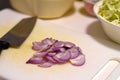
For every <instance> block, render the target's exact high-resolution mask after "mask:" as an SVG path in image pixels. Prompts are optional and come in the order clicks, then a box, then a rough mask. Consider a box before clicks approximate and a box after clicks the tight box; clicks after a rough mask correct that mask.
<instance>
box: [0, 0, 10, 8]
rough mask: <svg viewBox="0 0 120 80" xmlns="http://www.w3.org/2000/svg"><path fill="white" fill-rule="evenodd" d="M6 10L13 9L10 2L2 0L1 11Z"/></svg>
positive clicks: (0, 1) (0, 2)
mask: <svg viewBox="0 0 120 80" xmlns="http://www.w3.org/2000/svg"><path fill="white" fill-rule="evenodd" d="M4 8H12V7H11V5H10V2H9V0H0V10H2V9H4Z"/></svg>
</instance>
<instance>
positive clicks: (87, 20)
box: [0, 0, 120, 80]
mask: <svg viewBox="0 0 120 80" xmlns="http://www.w3.org/2000/svg"><path fill="white" fill-rule="evenodd" d="M5 2H7V3H6V4H5ZM0 4H1V5H2V7H0V9H3V11H2V12H4V9H5V8H9V9H10V10H11V9H12V8H11V6H10V4H9V1H8V0H1V1H0ZM3 4H5V5H3ZM12 10H13V9H12ZM12 10H11V11H10V12H11V14H13V13H16V12H14V11H13V12H12ZM2 12H1V13H2ZM6 12H7V11H6ZM8 14H9V13H6V14H5V15H8ZM17 14H18V13H17ZM13 15H14V14H13ZM13 15H11V16H13ZM19 15H21V13H20V14H19ZM19 15H18V16H19ZM22 15H23V14H22ZM0 16H1V15H0ZM9 17H10V16H9ZM22 17H24V16H22ZM19 18H20V17H18V19H19ZM10 19H11V17H10ZM40 20H41V21H44V22H46V23H51V24H55V25H59V26H58V27H62V28H63V29H64V28H65V29H67V30H69V31H72V32H73V33H76V34H77V35H78V36H81V35H83V36H84V35H87V36H89V37H90V41H91V39H92V41H95V44H96V43H97V44H96V45H95V47H97V48H96V49H97V50H98V48H99V45H100V49H99V50H101V52H102V50H103V52H104V53H107V54H108V52H110V53H111V54H112V52H113V53H115V54H117V55H118V53H119V51H120V48H119V47H120V45H119V44H117V43H115V42H113V41H111V40H110V39H109V38H108V37H107V36H106V34H105V33H104V31H103V29H102V26H101V23H100V21H98V19H97V18H96V17H95V16H90V15H89V14H88V13H87V12H86V11H85V9H84V3H83V2H82V1H75V3H74V7H73V8H72V10H71V11H69V12H68V13H66V14H65V15H64V16H63V17H61V18H57V19H47V20H45V19H40ZM71 37H72V36H71ZM88 40H89V39H88ZM84 44H85V43H84ZM93 45H94V44H93ZM101 45H102V46H103V47H105V49H103V48H101ZM88 47H89V45H88ZM93 47H94V46H93ZM91 49H92V48H91ZM96 49H95V50H96ZM93 52H96V53H97V52H98V51H93ZM91 54H92V53H91ZM119 60H120V57H119ZM118 63H119V61H118V62H117V64H118ZM113 64H114V63H113ZM117 64H115V65H116V66H117ZM110 65H111V64H110ZM118 65H120V64H118ZM116 66H114V65H112V66H109V67H113V68H115V67H116ZM116 69H117V70H115V72H113V73H112V74H111V75H110V76H109V78H108V79H109V80H115V78H116V77H115V76H114V75H115V74H117V75H119V73H120V72H119V69H120V66H119V68H118V67H117V68H116ZM107 71H109V70H106V71H105V72H104V74H105V73H107ZM89 73H90V72H89ZM110 73H111V72H110ZM100 77H101V76H100ZM106 77H108V75H107V76H106ZM114 77H115V78H114ZM105 79H106V78H105ZM105 79H103V80H105ZM94 80H96V79H94ZM97 80H101V79H100V78H99V79H97Z"/></svg>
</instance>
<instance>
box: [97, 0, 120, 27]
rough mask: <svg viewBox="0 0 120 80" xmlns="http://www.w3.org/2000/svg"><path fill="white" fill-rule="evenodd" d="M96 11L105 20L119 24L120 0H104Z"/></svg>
mask: <svg viewBox="0 0 120 80" xmlns="http://www.w3.org/2000/svg"><path fill="white" fill-rule="evenodd" d="M98 13H99V15H101V16H102V17H104V18H105V19H106V20H108V21H110V22H112V23H114V24H117V25H120V0H104V1H103V4H102V6H100V9H99V12H98Z"/></svg>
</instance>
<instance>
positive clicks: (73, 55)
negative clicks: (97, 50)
mask: <svg viewBox="0 0 120 80" xmlns="http://www.w3.org/2000/svg"><path fill="white" fill-rule="evenodd" d="M68 52H69V53H70V54H71V59H74V58H76V57H77V56H79V55H80V54H82V53H81V52H80V51H79V49H78V47H73V48H71V49H69V50H68Z"/></svg>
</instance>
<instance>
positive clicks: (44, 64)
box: [38, 61, 53, 68]
mask: <svg viewBox="0 0 120 80" xmlns="http://www.w3.org/2000/svg"><path fill="white" fill-rule="evenodd" d="M52 65H53V63H52V62H49V61H48V62H44V63H42V64H39V65H38V66H39V67H46V68H47V67H51V66H52Z"/></svg>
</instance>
